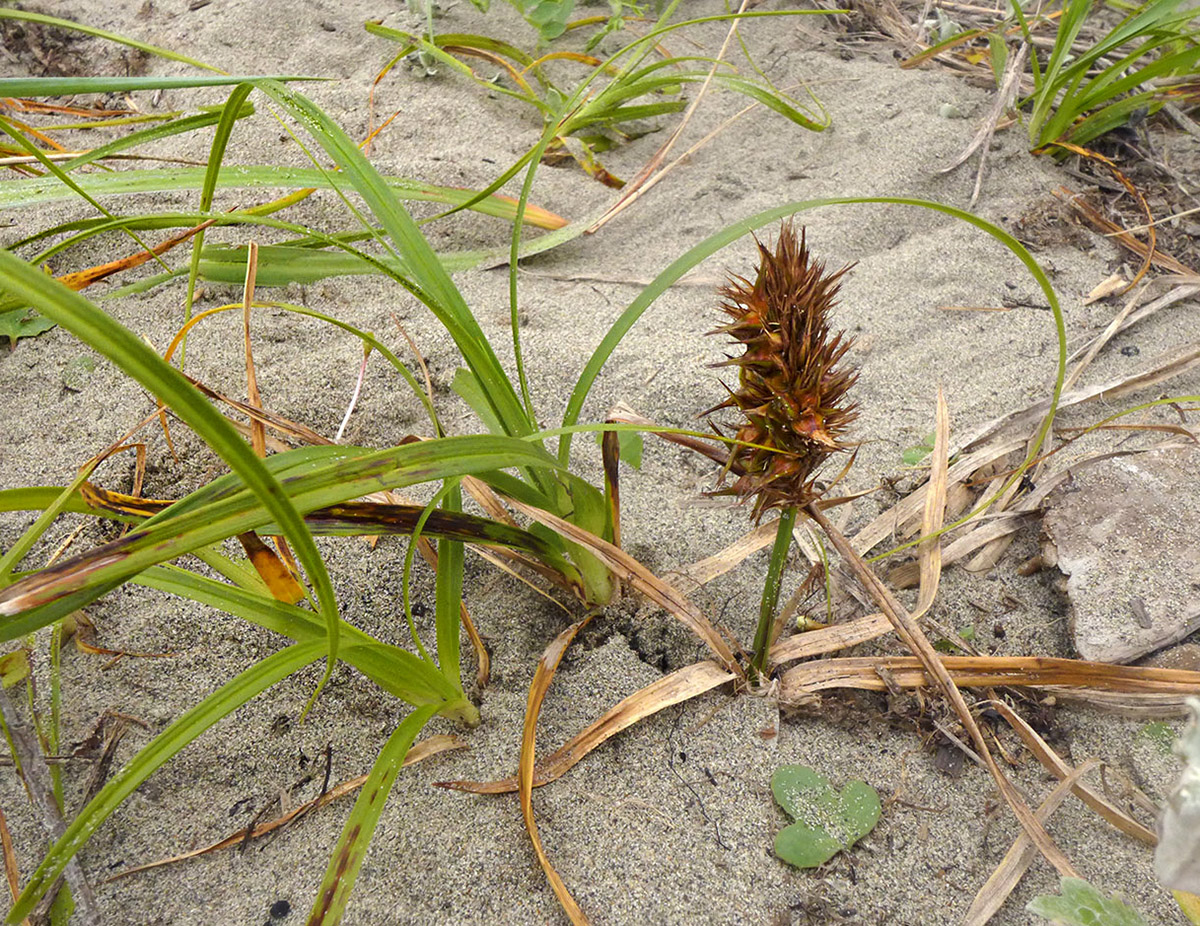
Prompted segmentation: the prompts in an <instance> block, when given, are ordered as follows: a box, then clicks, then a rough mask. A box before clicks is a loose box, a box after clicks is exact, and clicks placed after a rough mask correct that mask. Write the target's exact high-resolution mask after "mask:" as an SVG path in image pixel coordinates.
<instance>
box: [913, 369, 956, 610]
mask: <svg viewBox="0 0 1200 926" xmlns="http://www.w3.org/2000/svg"><path fill="white" fill-rule="evenodd" d="M936 422H937V423H936V425H935V427H934V438H933V453H932V454H930V463H929V482H928V484H927V487H926V490H925V513H924V514H923V515H922V518H921V534H922V536H924V537H926V538H929V536H930V534H934V533H937V532H938V531H939V530H941V529H942V523H943V522H944V520H945V517H946V481H947V475H946V474H947V470H948V468H949V461H948V458H947V456H946V449H947V447H948V446H949V443H950V411H949V409H948V408H947V407H946V394H945V392H944V391H943V390H942V387H941V386H940V385H939V386H938V391H937V418H936ZM917 562H918V564H919V567H920V572H921V591H920V594H919V596H918V601H917V610H916V611H915V612H914V613H913V620H920V618H921V616H922V615H923V614H924V613H925V612H926V611H928V610H929V608H930V607H931V606H932V605H933V599H934V598H936V597H937V590H938V582H939V581H940V580H941V577H942V540H941V538H940V537H934V538H932V539H925V540H922V541H921V542H920V543H919V544H917Z"/></svg>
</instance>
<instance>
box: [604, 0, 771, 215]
mask: <svg viewBox="0 0 1200 926" xmlns="http://www.w3.org/2000/svg"><path fill="white" fill-rule="evenodd" d="M749 2H750V0H742V3H741V5H740V6H739V7H738V12H739V13H741V12H743V11H745V9H746V6H747V5H748V4H749ZM737 27H738V21H737V20H736V19H735V20H734V21H733V22H732V23H730V24H729V31H728V32H727V33H726V35H725V41H724V42H723V43H722V44H721V50H720V51H718V52H717V56H716V57H715V58H714V59H713V62H712V67H711V68H710V69H709V72H708V74H707V75H706V76H705V78H704V82H703V83H702V84H701V85H700V89H699V90H698V91H697V92H696V95H695V97H693V98H692V102H691V103H690V104H688V108H687V111H686V112H685V113H684V114H683V118H682V119H680V120H679V125H678V126H676V127H675V131H674V132H672V133H671V137H670V138H668V139H667V140H666V142H665V143H664V144H663V146H662V147H661V148H659V149H658V151H656V152H655V153H654V156H653V157H652V158H651V159H650V161H649V162H648V163H647V164H646V165H645V166H644V167H643V168H642V169H641V170H640V171H638V173H637V176H635V177H634V178H633V179H632V180H630V181H629V183H627V184H626V185H625V188H624V189H623V190H622V191H621V196H620V197H619V198H618V199H617V201H616V202H615V203H613V204H612V206H610V207H609V208H608V211H607V212H605V213H604V215H602V216H601V217H600V218H599V219H597V220H596V221H595V222H594V223H592V225H590V226H589V227H588V228H587V230H586V231H585V232H584V234H585V235H592V234H595V233H596V232H597V231H599V230H600V229H601V228H603V227H604V226H605V225H607V224H608V223H609V222H611V221H612V220H613V219H614V218H616V217H617V216H618V215H620V214H621V212H623V211H624V210H625V209H627V208H628V207H629V206H632V205H633V204H634V203H635V202H637V200H638V199H640V198H641V197H642V196H643V195H644V194H646V193H648V192H649V191H650V189H651V188H652V187H653V186H654V185H655V184H656V183H658V181H659V180H661V179H662V178H663V177H664V176H666V174H667V172H668V171H669V170H670V168H671V167H673V166H674V164H671V165H669V166H668V167H666V168H663V169H662V170H659V166H660V165H661V164H662V163H663V161H665V160H666V159H667V155H668V154H670V153H671V149H672V148H674V147H675V143H676V142H677V141H678V140H679V137H680V135H682V134H683V130H684V128H686V127H687V124H688V123H689V122H691V120H692V115H693V114H694V113H695V111H696V107H697V106H699V105H700V101H701V100H702V99H703V98H704V94H705V93H706V92H707V91H708V86H709V83H710V82H711V81H712V78H713V75H714V74H715V73H716V72H717V68H719V67H720V66H721V59H722V58H724V57H725V52H726V50H727V49H728V48H729V43H730V41H731V40H732V39H733V36H734V35H735V34H736V32H737ZM676 163H678V162H676Z"/></svg>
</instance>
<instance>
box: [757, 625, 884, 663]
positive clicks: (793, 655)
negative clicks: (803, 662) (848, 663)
mask: <svg viewBox="0 0 1200 926" xmlns="http://www.w3.org/2000/svg"><path fill="white" fill-rule="evenodd" d="M893 629H894V628H893V627H892V622H891V621H889V620H888V618H887V615H886V614H883V613H882V612H881V613H878V614H868V615H867V616H866V617H860V618H858V619H857V620H853V621H850V623H848V624H832V625H831V626H829V627H822V628H820V629H819V630H810V631H808V632H807V633H798V634H795V635H793V636H790V637H788V638H787V639H786V640H784V641H783V642H782V643H777V644H776V645H775V646H774V647H773V648H772V649H771V664H772V665H775V666H780V665H783V664H784V663H785V662H793V661H795V660H797V659H807V658H808V657H810V656H821V655H824V654H825V653H834V652H837V651H838V650H843V649H849V648H850V647H851V646H857V645H858V644H859V643H867V642H869V641H871V640H875V639H878V638H879V637H882V636H883V635H884V634H886V633H891V632H892V630H893Z"/></svg>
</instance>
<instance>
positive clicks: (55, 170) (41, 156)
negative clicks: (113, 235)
mask: <svg viewBox="0 0 1200 926" xmlns="http://www.w3.org/2000/svg"><path fill="white" fill-rule="evenodd" d="M0 132H4V133H5V134H6V135H8V136H9V137H10V138H12V139H13V140H14V141H16V142H17V144H19V145H20V146H21V147H22V148H24V149H25V150H26V151H27V152H29V153H30V154H32V155H33V156H34V157H35V158H37V159H38V162H39V163H40V164H41V165H42V166H43V167H45V168H46V170H48V171H49V172H50V173H51V174H53V175H54V176H55V178H57V179H58V181H59V183H61V184H63V186H65V187H67V188H68V189H69V190H71V192H73V193H75V194H76V195H78V196H80V197H82V198H83V199H85V200H87V201H88V202H89V203H90V204H91V205H92V207H93V208H94V209H95V210H96V211H97V212H99V213H101V214H103V215H104V216H105V217H107V218H109V219H112V218H114V216H113V214H112V213H111V212H109V211H108V210H107V209H105V208H104V207H103V206H102V205H100V203H98V202H97V201H96V200H95V199H94V198H93V197H92V196H91V195H89V194H88V193H87V191H85V190H84V189H83V188H82V187H81V186H80V185H79V184H78V183H76V182H75V180H74V179H73V178H72V177H71V176H70V175H69V174H66V173H64V172H63V169H62V168H61V167H59V166H58V165H57V164H55V163H54V162H53V161H51V160H50V159H49V158H48V157H46V155H45V153H44V152H43V151H42V150H41V149H40V148H38V147H36V146H35V145H34V144H33V143H32V142H31V141H29V139H27V138H26V137H25V136H24V135H22V134H21V133H20V132H18V131H17V130H16V129H14V128H12V127H11V126H10V125H9V124H8V123H7V122H6V121H4V120H3V119H0ZM39 179H40V180H42V181H43V182H45V178H39ZM122 231H123V232H124V233H125V234H127V235H128V236H129V237H130V238H132V239H133V240H134V241H135V242H137V245H138V247H140V248H142V250H144V251H149V250H150V246H149V245H148V244H146V242H144V241H143V240H142V239H141V237H140V236H139V235H138V233H137V232H135V231H133V229H130V228H122ZM154 259H155V260H156V261H158V263H160V264H162V266H163V268H164V269H166V264H163V260H162V258H161V257H158V256H157V255H154Z"/></svg>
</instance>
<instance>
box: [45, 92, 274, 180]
mask: <svg viewBox="0 0 1200 926" xmlns="http://www.w3.org/2000/svg"><path fill="white" fill-rule="evenodd" d="M253 114H254V107H253V106H251V105H246V106H243V107H242V109H241V110H240V111H239V112H238V114H237V118H239V119H243V118H245V117H246V116H250V115H253ZM220 118H221V114H220V113H219V112H200V113H192V114H190V115H186V116H181V117H180V118H178V119H171V120H170V121H168V122H163V123H160V124H159V125H153V126H151V127H150V128H148V129H139V130H138V131H136V132H131V133H129V134H128V135H125V136H122V137H121V138H117V139H114V140H113V141H110V142H108V144H105V145H99V146H98V147H95V148H93V149H92V150H91V151H87V152H85V153H83V154H81V155H79V157H77V158H72V159H71V160H69V161H64V162H63V164H62V169H63V172H64V173H70V172H71V171H73V170H75V168H77V167H82V166H83V165H85V164H91V163H93V162H95V161H99V160H101V159H102V158H106V157H109V156H111V155H114V154H119V153H120V152H122V151H128V150H129V149H130V148H136V147H137V146H138V145H144V144H148V143H151V142H156V141H161V140H162V139H164V138H170V137H171V136H173V135H186V134H187V133H188V132H195V131H198V130H200V129H205V128H208V127H209V126H210V125H212V124H213V123H215V122H217V121H218V120H219V119H220Z"/></svg>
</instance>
